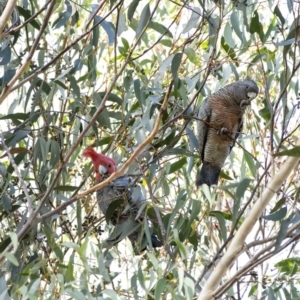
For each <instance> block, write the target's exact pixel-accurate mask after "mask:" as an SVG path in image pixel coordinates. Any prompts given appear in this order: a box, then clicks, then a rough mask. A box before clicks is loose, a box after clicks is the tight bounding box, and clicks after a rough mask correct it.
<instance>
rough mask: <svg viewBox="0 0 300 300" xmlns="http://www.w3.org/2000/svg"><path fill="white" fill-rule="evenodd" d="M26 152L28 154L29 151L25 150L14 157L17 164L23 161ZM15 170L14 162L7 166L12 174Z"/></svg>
mask: <svg viewBox="0 0 300 300" xmlns="http://www.w3.org/2000/svg"><path fill="white" fill-rule="evenodd" d="M26 154H27V151H23V152H21V153H19V154H17V156H16V157H15V158H14V161H15V163H16V165H17V166H18V165H19V164H20V163H21V162H22V161H23V159H24V157H25V155H26ZM13 171H14V167H13V166H12V164H9V166H8V168H7V172H8V173H10V174H12V173H13Z"/></svg>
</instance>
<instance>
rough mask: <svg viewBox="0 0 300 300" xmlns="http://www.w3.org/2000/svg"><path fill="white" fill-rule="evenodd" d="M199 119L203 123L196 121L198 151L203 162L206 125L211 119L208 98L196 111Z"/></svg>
mask: <svg viewBox="0 0 300 300" xmlns="http://www.w3.org/2000/svg"><path fill="white" fill-rule="evenodd" d="M197 117H198V118H199V119H201V120H203V121H204V122H202V121H200V120H198V121H197V132H198V150H199V153H200V156H201V159H202V160H203V158H204V148H205V143H206V137H207V132H208V127H209V126H208V124H207V123H209V121H210V117H211V107H210V105H209V102H208V98H206V99H205V100H204V101H203V102H202V104H201V106H200V108H199V111H198V116H197Z"/></svg>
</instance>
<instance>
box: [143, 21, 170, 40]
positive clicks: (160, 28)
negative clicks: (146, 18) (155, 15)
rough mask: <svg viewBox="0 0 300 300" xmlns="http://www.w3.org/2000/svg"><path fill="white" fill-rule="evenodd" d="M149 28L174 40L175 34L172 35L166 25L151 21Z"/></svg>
mask: <svg viewBox="0 0 300 300" xmlns="http://www.w3.org/2000/svg"><path fill="white" fill-rule="evenodd" d="M148 27H149V28H151V29H154V30H155V31H157V32H159V33H160V34H163V35H164V36H168V37H170V38H173V34H172V33H171V31H170V30H169V29H168V28H167V27H165V26H164V25H162V24H160V23H157V22H154V21H150V23H149V26H148Z"/></svg>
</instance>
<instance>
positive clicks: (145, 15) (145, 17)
mask: <svg viewBox="0 0 300 300" xmlns="http://www.w3.org/2000/svg"><path fill="white" fill-rule="evenodd" d="M149 20H150V7H149V3H148V4H146V5H145V7H144V8H143V11H142V13H141V17H140V20H139V23H138V27H137V29H136V34H135V38H136V39H137V38H138V37H139V36H140V35H141V34H142V32H143V31H144V29H145V27H146V26H147V24H148V21H149Z"/></svg>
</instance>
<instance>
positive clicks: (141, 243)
mask: <svg viewBox="0 0 300 300" xmlns="http://www.w3.org/2000/svg"><path fill="white" fill-rule="evenodd" d="M128 238H129V240H130V242H131V244H132V246H133V249H134V253H135V254H136V255H138V254H140V253H141V252H143V251H145V250H147V246H148V245H149V243H148V240H147V237H146V234H145V233H144V234H143V236H142V238H140V236H139V234H138V232H134V233H133V234H131V235H129V236H128ZM139 238H140V239H139ZM151 244H152V247H153V248H159V247H161V246H162V245H163V243H162V242H161V241H160V240H159V239H158V238H157V236H156V235H155V234H152V235H151Z"/></svg>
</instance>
